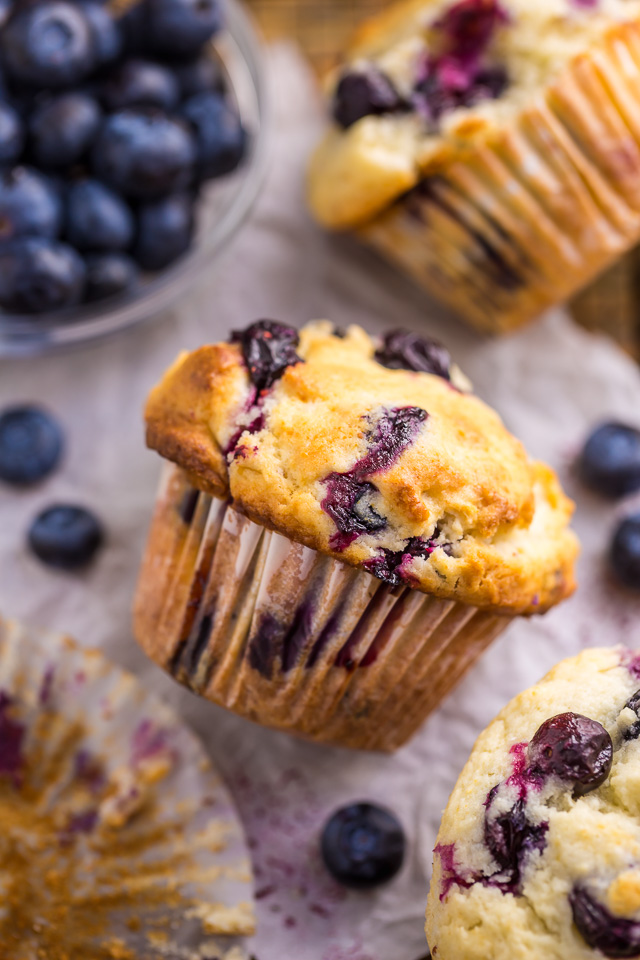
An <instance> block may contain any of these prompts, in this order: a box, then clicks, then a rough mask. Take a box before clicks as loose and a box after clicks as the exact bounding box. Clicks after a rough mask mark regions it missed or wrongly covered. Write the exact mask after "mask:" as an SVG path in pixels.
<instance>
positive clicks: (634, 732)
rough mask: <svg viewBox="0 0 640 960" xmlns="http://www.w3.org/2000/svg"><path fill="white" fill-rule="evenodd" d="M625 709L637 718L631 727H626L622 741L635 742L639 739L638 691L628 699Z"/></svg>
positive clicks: (639, 692) (639, 702) (639, 710)
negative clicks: (631, 711)
mask: <svg viewBox="0 0 640 960" xmlns="http://www.w3.org/2000/svg"><path fill="white" fill-rule="evenodd" d="M625 707H626V708H627V709H628V710H633V712H634V713H635V715H636V716H637V717H638V719H637V720H636V721H634V723H632V724H631V726H629V727H627V729H626V730H625V731H624V734H623V739H624V740H637V739H638V737H640V690H636V692H635V693H634V694H633V696H632V697H630V698H629V699H628V700H627V702H626V704H625Z"/></svg>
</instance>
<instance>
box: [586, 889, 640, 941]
mask: <svg viewBox="0 0 640 960" xmlns="http://www.w3.org/2000/svg"><path fill="white" fill-rule="evenodd" d="M569 904H570V906H571V913H572V914H573V922H574V923H575V925H576V927H577V928H578V932H579V934H580V936H581V937H582V939H583V940H584V941H585V943H586V944H587V945H588V946H589V947H591V949H592V950H598V951H599V952H600V953H602V954H604V956H605V957H629V958H630V957H637V956H638V955H639V954H640V923H638V922H637V921H635V920H627V919H626V918H624V917H618V916H614V915H613V914H612V913H610V912H609V910H607V908H606V907H604V906H603V905H602V904H601V903H598V901H597V900H596V899H595V897H593V896H592V895H591V893H589V891H588V890H587V889H586V888H585V887H583V886H575V887H574V888H573V890H572V891H571V892H570V894H569Z"/></svg>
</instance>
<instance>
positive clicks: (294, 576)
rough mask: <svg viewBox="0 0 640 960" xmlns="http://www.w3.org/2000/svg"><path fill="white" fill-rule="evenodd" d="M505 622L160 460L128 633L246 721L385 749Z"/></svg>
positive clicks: (417, 721) (413, 725)
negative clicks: (302, 540)
mask: <svg viewBox="0 0 640 960" xmlns="http://www.w3.org/2000/svg"><path fill="white" fill-rule="evenodd" d="M511 619H512V618H510V617H503V616H497V615H495V614H493V613H487V612H484V611H481V610H479V609H477V608H476V607H472V606H467V605H464V604H460V603H456V602H454V601H447V600H439V599H436V598H435V597H432V596H428V595H425V594H423V593H421V592H419V591H417V590H413V589H411V588H409V587H405V586H401V587H391V586H389V585H387V584H384V583H382V582H381V581H380V580H377V579H376V578H375V577H373V576H372V575H370V574H369V573H366V572H364V571H361V570H357V569H355V568H352V567H350V566H347V565H346V564H344V563H341V562H340V561H338V560H334V559H333V558H332V557H328V556H325V555H324V554H321V553H318V552H316V551H314V550H311V549H309V548H307V547H304V546H301V545H300V544H297V543H294V542H292V541H290V540H288V539H287V538H285V537H283V536H281V535H279V534H277V533H274V532H272V531H270V530H267V529H265V528H264V527H262V526H259V525H257V524H255V523H253V522H252V521H251V520H249V519H247V518H246V517H245V516H243V515H242V514H240V513H239V512H237V511H236V510H234V509H233V508H232V507H231V506H230V505H229V504H228V503H227V502H225V501H223V500H218V499H215V498H212V497H211V496H209V495H207V494H205V493H201V492H198V491H197V490H195V489H194V488H193V487H192V486H191V485H190V483H189V479H188V477H187V475H186V474H185V473H183V472H182V471H181V470H180V469H179V468H177V467H175V466H173V465H167V466H166V467H165V471H164V474H163V478H162V482H161V486H160V491H159V495H158V500H157V505H156V512H155V516H154V520H153V524H152V529H151V533H150V538H149V543H148V545H147V551H146V555H145V560H144V563H143V569H142V573H141V578H140V583H139V586H138V593H137V598H136V612H135V624H136V630H135V632H136V636H137V638H138V640H139V642H140V644H141V645H142V647H143V648H144V649H145V651H146V652H147V654H148V655H149V656H150V657H151V658H152V659H153V660H155V662H156V663H158V664H160V665H161V666H162V667H163V668H164V669H165V670H167V671H168V672H170V673H171V674H172V675H173V676H174V677H175V678H176V679H177V680H179V681H180V682H181V683H183V684H184V685H185V686H187V687H189V688H190V689H191V690H193V691H194V692H195V693H198V694H200V695H201V696H203V697H206V698H208V699H209V700H212V701H214V702H215V703H218V704H220V705H221V706H224V707H227V708H228V709H229V710H232V711H234V712H235V713H237V714H240V715H241V716H244V717H247V718H248V719H250V720H253V721H255V722H257V723H260V724H263V725H265V726H269V727H275V728H277V729H280V730H287V731H289V732H290V733H295V734H299V735H301V736H304V737H308V738H310V739H313V740H317V741H322V742H327V743H334V744H338V745H341V746H346V747H353V748H358V749H366V750H384V751H391V750H394V749H396V748H397V747H399V746H400V745H401V744H403V743H404V742H405V741H406V740H408V739H409V737H411V735H412V734H413V733H415V731H416V730H417V728H418V727H419V726H420V725H421V723H422V722H423V720H424V719H425V718H426V717H427V715H428V714H429V713H430V712H431V711H432V710H433V709H434V708H435V707H436V706H437V705H438V704H439V703H440V701H441V700H442V698H443V697H444V696H445V695H446V693H448V691H449V690H450V689H451V688H452V687H453V686H454V685H455V683H456V682H457V681H458V680H459V679H460V677H461V676H462V674H463V673H464V672H465V671H466V670H467V669H468V668H469V667H470V666H471V665H472V664H473V663H474V661H475V660H476V659H477V658H478V656H479V655H480V654H481V653H482V651H483V650H484V649H485V647H487V646H488V644H489V643H490V642H491V641H492V640H493V639H494V638H495V637H496V636H497V635H498V634H499V633H501V632H502V630H504V629H505V627H506V626H508V624H509V622H510V620H511Z"/></svg>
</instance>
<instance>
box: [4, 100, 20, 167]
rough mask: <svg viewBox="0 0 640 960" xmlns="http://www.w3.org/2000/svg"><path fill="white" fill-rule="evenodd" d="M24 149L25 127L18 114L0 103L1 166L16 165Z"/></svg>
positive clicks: (8, 105)
mask: <svg viewBox="0 0 640 960" xmlns="http://www.w3.org/2000/svg"><path fill="white" fill-rule="evenodd" d="M23 147H24V127H23V125H22V121H21V119H20V117H19V116H18V113H17V111H16V110H14V108H13V107H12V106H11V105H10V104H8V103H3V102H1V101H0V164H1V165H3V166H4V165H6V164H12V163H15V162H16V160H17V159H18V158H19V156H20V154H21V153H22V150H23Z"/></svg>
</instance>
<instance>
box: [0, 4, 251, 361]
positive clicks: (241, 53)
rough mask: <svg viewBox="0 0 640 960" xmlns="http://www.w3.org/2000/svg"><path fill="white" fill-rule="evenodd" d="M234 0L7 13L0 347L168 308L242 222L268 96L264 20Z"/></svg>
mask: <svg viewBox="0 0 640 960" xmlns="http://www.w3.org/2000/svg"><path fill="white" fill-rule="evenodd" d="M223 6H224V9H223V11H222V13H223V14H224V16H222V13H221V8H220V4H219V0H211V2H209V0H207V2H205V3H201V2H197V3H189V2H184V3H183V2H175V3H174V2H170V3H164V2H162V3H152V2H150V0H145V2H144V3H140V4H136V5H135V6H134V7H132V8H131V9H130V10H128V11H123V10H122V9H121V7H120V5H118V4H107V3H101V2H98V0H78V2H77V3H73V4H69V3H66V2H65V0H38V3H37V4H35V3H34V4H31V3H25V4H17V5H9V7H8V9H7V11H6V16H0V52H2V51H3V45H4V46H5V47H8V45H10V44H11V45H13V46H15V47H16V49H15V50H13V52H12V55H11V56H10V57H9V60H8V61H7V62H6V63H5V64H4V69H3V70H2V83H0V168H1V169H0V274H1V276H0V356H2V355H12V354H26V353H33V352H43V351H46V350H49V349H51V348H54V347H56V346H63V345H65V344H71V343H76V342H82V341H84V340H86V339H87V338H92V337H96V336H103V335H106V334H109V333H112V332H114V331H116V330H119V329H122V328H124V327H127V326H130V325H131V324H133V323H137V322H139V321H141V320H144V319H147V318H149V317H151V316H153V315H155V314H157V313H158V312H159V311H160V310H162V309H166V307H167V306H168V305H169V304H170V303H171V302H172V301H173V300H174V299H176V298H177V296H179V294H180V293H181V292H182V291H183V290H185V289H187V288H191V287H192V286H193V283H192V281H193V279H194V277H195V276H196V275H197V274H198V273H200V272H201V271H202V270H203V268H204V267H205V265H207V264H208V263H209V262H210V261H211V259H212V258H214V257H216V256H217V255H218V254H219V253H220V252H222V250H223V249H225V248H226V246H227V244H228V241H229V239H230V237H231V236H232V235H233V233H235V231H236V230H237V229H238V228H239V226H240V224H241V222H242V220H243V219H244V217H245V215H246V213H247V212H248V210H249V208H250V206H251V204H252V203H253V201H254V199H255V197H256V195H257V190H258V188H259V185H260V181H261V174H262V171H263V169H264V151H263V144H264V97H263V85H262V73H261V60H260V52H259V49H258V46H257V41H256V39H255V36H254V34H253V32H252V27H251V24H250V22H249V21H248V19H247V17H246V15H245V14H244V12H243V11H242V10H241V9H240V7H239V5H237V4H236V2H235V0H231V2H230V3H228V4H224V5H223ZM36 7H37V11H38V12H37V16H36V13H35V8H36ZM68 7H72V8H73V11H69V10H68V9H67V8H68ZM160 20H161V21H162V22H163V23H169V22H172V23H174V30H173V37H172V39H171V40H170V41H168V40H167V38H166V37H164V39H159V37H160V33H163V35H164V28H163V30H162V31H160V32H159V31H158V29H157V23H158V22H159V21H160ZM178 21H179V26H178V27H175V23H176V22H178ZM16 38H18V39H19V41H20V42H19V43H17V41H16ZM16 43H17V46H16ZM54 48H55V49H54ZM85 48H86V49H85ZM85 53H86V56H85ZM49 78H51V79H49ZM27 241H28V242H27ZM45 241H46V242H45ZM29 250H33V251H34V256H35V262H34V263H33V264H31V263H29V262H28V259H29V258H28V255H27V251H29ZM34 272H35V274H36V276H37V282H36V283H35V288H36V289H34V291H33V292H32V293H31V292H29V291H28V290H26V287H28V285H29V282H30V281H29V279H28V278H29V276H30V275H31V274H33V273H34ZM63 275H64V277H65V280H64V282H62V280H61V278H62V277H63ZM25 278H27V279H25Z"/></svg>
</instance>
